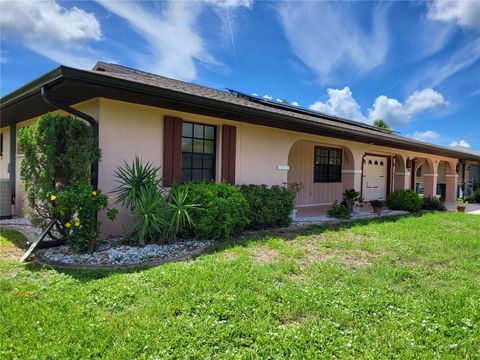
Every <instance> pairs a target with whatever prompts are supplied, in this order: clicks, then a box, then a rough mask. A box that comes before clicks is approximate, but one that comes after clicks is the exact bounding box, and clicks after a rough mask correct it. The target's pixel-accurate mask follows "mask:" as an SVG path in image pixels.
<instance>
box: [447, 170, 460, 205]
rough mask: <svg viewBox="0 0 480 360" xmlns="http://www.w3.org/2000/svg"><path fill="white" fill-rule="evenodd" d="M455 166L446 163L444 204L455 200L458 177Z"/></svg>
mask: <svg viewBox="0 0 480 360" xmlns="http://www.w3.org/2000/svg"><path fill="white" fill-rule="evenodd" d="M456 168H457V167H456V164H454V163H452V162H448V165H447V174H446V175H445V176H446V178H445V182H446V194H445V201H446V202H455V201H456V200H457V184H458V175H457V171H456Z"/></svg>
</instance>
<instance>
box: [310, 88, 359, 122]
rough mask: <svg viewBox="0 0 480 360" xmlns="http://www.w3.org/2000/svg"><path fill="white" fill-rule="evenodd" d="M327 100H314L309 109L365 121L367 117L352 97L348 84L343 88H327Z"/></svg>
mask: <svg viewBox="0 0 480 360" xmlns="http://www.w3.org/2000/svg"><path fill="white" fill-rule="evenodd" d="M327 91H328V100H327V101H325V102H322V101H316V102H314V103H313V104H312V105H310V106H309V109H311V110H315V111H318V112H321V113H325V114H330V115H335V116H339V117H343V118H346V119H351V120H357V121H362V122H367V118H366V117H365V116H364V115H363V114H362V112H361V111H360V105H359V104H358V103H357V101H356V100H355V99H354V98H353V95H352V92H351V91H350V88H349V87H348V86H345V87H344V88H343V89H328V90H327Z"/></svg>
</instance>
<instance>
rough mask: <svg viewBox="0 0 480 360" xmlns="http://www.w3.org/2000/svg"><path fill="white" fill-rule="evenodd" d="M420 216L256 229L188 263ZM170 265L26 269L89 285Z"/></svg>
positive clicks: (35, 267)
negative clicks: (237, 249)
mask: <svg viewBox="0 0 480 360" xmlns="http://www.w3.org/2000/svg"><path fill="white" fill-rule="evenodd" d="M423 215H424V213H414V214H408V215H400V216H391V217H379V218H370V219H361V220H355V221H342V222H340V223H336V224H319V225H309V226H302V227H288V228H273V229H265V230H259V231H251V232H247V233H245V234H243V235H240V236H237V237H235V238H232V239H229V240H225V241H219V242H217V243H215V244H213V245H211V246H209V247H208V248H206V249H205V251H204V252H202V253H200V254H198V255H194V256H192V257H190V258H189V260H195V259H196V258H198V257H201V256H204V255H208V254H215V253H218V252H223V251H226V250H228V249H231V248H234V247H237V246H242V247H249V246H251V245H252V244H253V243H258V242H263V241H266V240H268V239H270V238H281V239H284V240H287V241H292V240H295V239H296V238H297V236H308V235H320V234H322V233H324V232H326V231H342V230H348V229H351V228H354V227H357V226H365V225H369V224H382V223H394V222H397V221H398V220H400V219H402V218H407V217H421V216H423ZM169 263H171V262H165V263H163V264H159V265H154V266H151V265H150V266H149V265H146V266H138V267H135V268H128V269H121V268H117V269H88V270H87V269H73V268H71V269H64V268H56V267H54V266H42V265H38V264H35V263H29V264H27V265H26V267H27V269H29V270H30V271H40V270H42V269H55V270H56V271H57V272H59V273H62V274H65V275H67V276H71V277H73V278H75V279H76V280H77V281H80V282H89V281H94V280H99V279H103V278H106V277H110V276H114V275H117V274H131V273H137V272H142V271H144V270H147V269H150V268H152V267H156V266H161V265H166V264H169Z"/></svg>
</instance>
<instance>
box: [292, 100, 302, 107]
mask: <svg viewBox="0 0 480 360" xmlns="http://www.w3.org/2000/svg"><path fill="white" fill-rule="evenodd" d="M291 105H293V106H300V105H299V104H298V102H296V101H294V102H292V104H291Z"/></svg>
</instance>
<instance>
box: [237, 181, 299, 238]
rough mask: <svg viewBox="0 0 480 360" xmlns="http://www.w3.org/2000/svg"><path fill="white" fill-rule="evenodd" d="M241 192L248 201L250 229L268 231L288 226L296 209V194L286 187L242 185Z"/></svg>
mask: <svg viewBox="0 0 480 360" xmlns="http://www.w3.org/2000/svg"><path fill="white" fill-rule="evenodd" d="M238 188H239V189H240V192H241V193H242V194H243V195H244V196H245V198H246V199H247V201H248V205H249V210H248V215H247V216H248V219H249V220H250V224H249V228H251V229H266V228H270V227H276V226H288V225H290V223H291V222H292V219H291V218H290V214H291V212H292V210H293V208H294V203H293V200H294V198H295V193H294V192H293V191H291V190H289V189H288V188H287V187H284V186H277V185H275V186H272V187H267V186H266V185H254V184H250V185H240V186H239V187H238Z"/></svg>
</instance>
